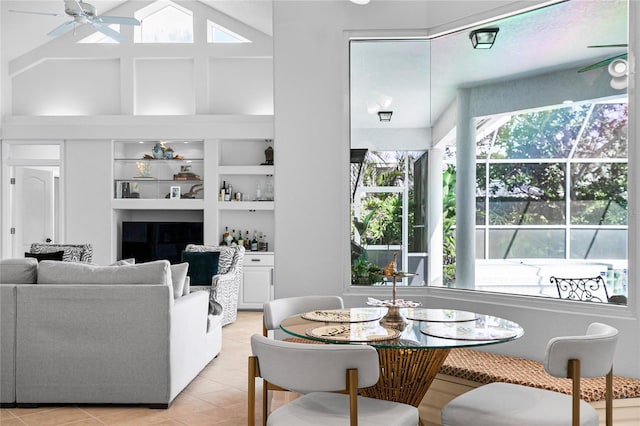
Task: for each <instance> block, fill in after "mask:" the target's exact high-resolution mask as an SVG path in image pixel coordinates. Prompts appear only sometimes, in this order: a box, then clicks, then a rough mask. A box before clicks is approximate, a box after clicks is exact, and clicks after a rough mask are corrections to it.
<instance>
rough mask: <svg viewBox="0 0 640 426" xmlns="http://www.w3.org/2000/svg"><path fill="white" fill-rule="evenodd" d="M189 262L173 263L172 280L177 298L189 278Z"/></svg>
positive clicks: (174, 296) (174, 294)
mask: <svg viewBox="0 0 640 426" xmlns="http://www.w3.org/2000/svg"><path fill="white" fill-rule="evenodd" d="M188 270H189V264H188V263H187V262H184V263H179V264H177V265H171V282H172V283H173V298H174V299H177V298H178V297H180V296H182V293H183V292H184V282H185V280H186V279H187V271H188Z"/></svg>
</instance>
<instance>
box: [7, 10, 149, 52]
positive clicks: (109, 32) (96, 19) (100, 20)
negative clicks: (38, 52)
mask: <svg viewBox="0 0 640 426" xmlns="http://www.w3.org/2000/svg"><path fill="white" fill-rule="evenodd" d="M10 12H16V13H29V14H33V15H49V16H60V15H61V14H60V13H47V12H30V11H22V10H10ZM64 13H65V14H67V15H68V16H70V17H71V18H73V19H72V20H71V21H67V22H65V23H63V24H62V25H59V26H57V27H56V28H54V29H53V30H51V31H49V32H48V33H47V35H50V36H52V37H56V36H59V35H61V34H64V33H66V32H67V31H69V30H70V29H72V28H73V29H75V28H76V25H82V24H90V25H91V26H92V27H93V28H95V29H96V30H97V31H100V32H101V33H103V34H104V35H106V36H108V37H110V38H112V39H114V40H116V41H119V42H122V41H125V40H126V39H127V38H126V37H125V36H124V35H122V34H120V33H119V32H117V31H115V30H113V29H111V28H109V27H108V25H110V24H120V25H140V21H138V20H137V19H135V18H130V17H126V16H101V15H98V10H97V9H96V8H95V6H93V5H90V4H89V3H85V2H84V1H82V0H64Z"/></svg>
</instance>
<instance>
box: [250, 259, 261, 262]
mask: <svg viewBox="0 0 640 426" xmlns="http://www.w3.org/2000/svg"><path fill="white" fill-rule="evenodd" d="M261 260H262V259H251V261H252V262H260V261H261Z"/></svg>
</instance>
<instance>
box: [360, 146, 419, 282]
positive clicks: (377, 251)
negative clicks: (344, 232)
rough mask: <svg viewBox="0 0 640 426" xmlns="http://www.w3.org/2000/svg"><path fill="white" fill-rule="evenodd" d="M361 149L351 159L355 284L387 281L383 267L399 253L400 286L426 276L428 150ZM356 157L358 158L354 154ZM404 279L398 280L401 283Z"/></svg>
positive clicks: (397, 258)
mask: <svg viewBox="0 0 640 426" xmlns="http://www.w3.org/2000/svg"><path fill="white" fill-rule="evenodd" d="M363 154H364V150H363V151H361V155H360V158H359V159H355V158H352V163H351V194H352V203H351V210H352V214H351V218H352V221H351V255H352V257H351V262H352V263H351V266H352V268H351V283H352V285H386V284H389V283H388V282H387V281H385V280H384V279H383V277H382V275H381V269H382V268H384V266H385V265H386V264H387V263H389V262H390V261H391V260H392V259H393V256H394V254H395V256H396V261H397V268H398V270H399V271H404V272H411V273H415V274H416V276H415V277H413V278H411V279H404V280H403V282H402V283H401V285H424V283H425V281H426V274H427V268H426V256H427V253H426V252H427V248H426V247H427V246H426V241H427V236H426V200H425V199H426V191H425V190H424V189H422V184H423V182H424V180H423V179H424V175H425V173H426V164H427V161H426V160H427V154H426V152H424V151H367V152H366V155H364V156H363ZM352 157H357V155H353V156H352ZM399 284H400V283H399Z"/></svg>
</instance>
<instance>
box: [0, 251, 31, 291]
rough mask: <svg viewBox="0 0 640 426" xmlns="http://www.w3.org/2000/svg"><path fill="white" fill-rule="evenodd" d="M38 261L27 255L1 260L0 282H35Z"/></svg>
mask: <svg viewBox="0 0 640 426" xmlns="http://www.w3.org/2000/svg"><path fill="white" fill-rule="evenodd" d="M37 276H38V261H37V260H36V259H33V258H29V257H25V258H18V259H2V260H0V284H35V283H36V278H37Z"/></svg>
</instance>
